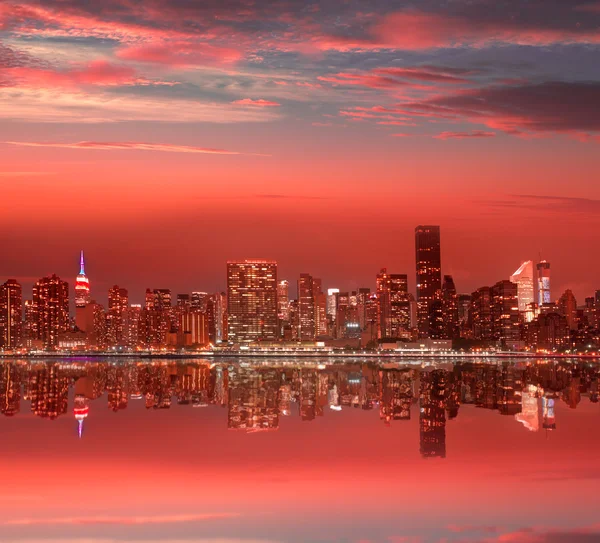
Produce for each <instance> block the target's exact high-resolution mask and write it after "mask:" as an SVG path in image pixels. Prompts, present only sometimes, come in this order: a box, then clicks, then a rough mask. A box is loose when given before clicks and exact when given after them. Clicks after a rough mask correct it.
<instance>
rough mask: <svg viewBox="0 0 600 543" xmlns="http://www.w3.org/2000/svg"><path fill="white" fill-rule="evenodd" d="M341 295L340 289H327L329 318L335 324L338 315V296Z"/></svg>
mask: <svg viewBox="0 0 600 543" xmlns="http://www.w3.org/2000/svg"><path fill="white" fill-rule="evenodd" d="M339 293H340V289H339V288H328V289H327V316H328V317H329V318H330V319H331V320H332V321H334V322H335V316H336V313H337V296H336V294H339Z"/></svg>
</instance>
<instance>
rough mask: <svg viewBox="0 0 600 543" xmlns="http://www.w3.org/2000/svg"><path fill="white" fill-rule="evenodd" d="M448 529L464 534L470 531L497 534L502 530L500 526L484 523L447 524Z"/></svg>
mask: <svg viewBox="0 0 600 543" xmlns="http://www.w3.org/2000/svg"><path fill="white" fill-rule="evenodd" d="M447 529H448V530H449V531H450V532H453V533H457V534H462V533H469V532H480V533H485V534H496V533H498V532H500V531H501V530H500V528H499V527H498V526H483V525H474V524H465V525H460V524H450V525H448V526H447Z"/></svg>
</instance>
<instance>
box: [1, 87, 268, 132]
mask: <svg viewBox="0 0 600 543" xmlns="http://www.w3.org/2000/svg"><path fill="white" fill-rule="evenodd" d="M273 109H275V108H260V107H255V108H250V107H245V108H240V107H234V106H232V105H231V104H229V103H219V102H207V101H199V100H194V99H184V98H180V97H177V98H175V97H170V98H167V99H165V98H161V97H154V96H144V95H128V94H121V93H107V92H94V93H91V92H80V91H76V90H71V89H65V90H62V91H60V92H59V91H58V90H56V89H33V88H19V89H2V88H0V119H14V120H20V121H28V122H36V123H39V122H49V123H113V122H124V121H155V122H169V123H194V122H209V123H238V122H266V121H270V120H274V119H277V118H279V117H278V115H277V114H275V113H274V112H273V111H272V110H273Z"/></svg>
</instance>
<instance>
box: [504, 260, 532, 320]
mask: <svg viewBox="0 0 600 543" xmlns="http://www.w3.org/2000/svg"><path fill="white" fill-rule="evenodd" d="M510 281H511V282H512V283H516V284H517V298H518V300H519V312H521V313H522V314H524V315H525V320H527V322H531V320H532V319H533V309H532V304H533V303H534V302H535V289H534V284H533V262H532V261H531V260H528V261H527V262H523V264H521V266H520V267H519V269H518V270H517V271H516V272H515V273H513V274H512V275H511V276H510Z"/></svg>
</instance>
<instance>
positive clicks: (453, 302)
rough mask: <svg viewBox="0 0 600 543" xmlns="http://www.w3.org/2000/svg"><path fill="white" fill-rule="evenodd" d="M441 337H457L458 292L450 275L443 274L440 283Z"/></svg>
mask: <svg viewBox="0 0 600 543" xmlns="http://www.w3.org/2000/svg"><path fill="white" fill-rule="evenodd" d="M441 302H442V323H443V324H442V337H443V338H444V339H454V338H456V337H458V335H459V334H458V328H459V326H458V323H459V319H458V315H459V308H458V294H457V293H456V285H455V284H454V279H453V278H452V276H451V275H444V281H443V283H442V293H441Z"/></svg>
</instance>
